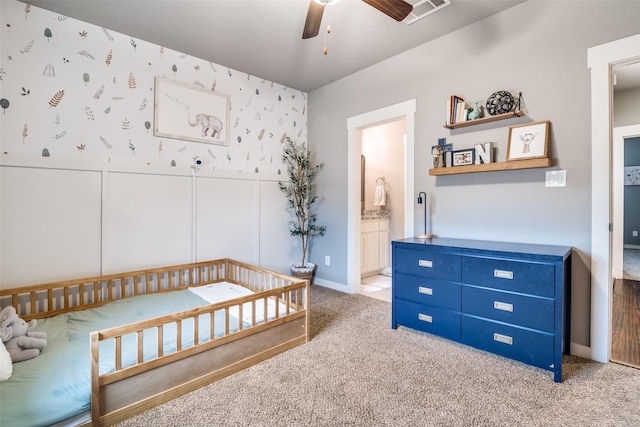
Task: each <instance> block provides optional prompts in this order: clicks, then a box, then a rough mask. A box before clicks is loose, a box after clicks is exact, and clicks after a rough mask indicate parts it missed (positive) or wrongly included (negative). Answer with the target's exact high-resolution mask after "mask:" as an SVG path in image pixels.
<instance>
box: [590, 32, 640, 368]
mask: <svg viewBox="0 0 640 427" xmlns="http://www.w3.org/2000/svg"><path fill="white" fill-rule="evenodd" d="M638 58H640V34H637V35H635V36H631V37H627V38H624V39H620V40H616V41H613V42H610V43H605V44H602V45H599V46H595V47H592V48H589V49H588V50H587V63H588V67H589V68H590V69H591V168H592V169H591V343H590V348H589V351H588V352H589V353H590V354H588V355H583V356H584V357H589V358H591V359H593V360H596V361H598V362H602V363H608V362H609V357H610V355H611V299H612V298H611V296H612V294H613V272H612V268H611V240H612V239H611V232H610V227H611V224H612V222H611V212H612V200H611V163H612V154H611V152H612V135H611V134H612V127H613V125H612V120H611V118H612V116H613V105H612V104H613V103H612V97H613V85H612V81H613V76H612V67H613V66H614V65H622V64H625V63H631V62H636V61H637V60H638Z"/></svg>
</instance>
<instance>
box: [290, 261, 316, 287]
mask: <svg viewBox="0 0 640 427" xmlns="http://www.w3.org/2000/svg"><path fill="white" fill-rule="evenodd" d="M315 271H316V265H315V264H314V263H312V262H308V263H306V264H305V265H304V267H302V266H297V265H292V266H291V275H292V276H293V277H297V278H298V279H303V280H308V281H309V284H310V285H313V274H314V273H315Z"/></svg>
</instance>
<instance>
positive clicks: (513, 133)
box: [507, 120, 550, 161]
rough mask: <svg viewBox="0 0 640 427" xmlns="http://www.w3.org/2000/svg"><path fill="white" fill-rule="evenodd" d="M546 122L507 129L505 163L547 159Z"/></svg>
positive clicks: (547, 132)
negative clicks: (507, 141) (507, 138)
mask: <svg viewBox="0 0 640 427" xmlns="http://www.w3.org/2000/svg"><path fill="white" fill-rule="evenodd" d="M549 126H550V122H549V121H548V120H546V121H542V122H535V123H527V124H524V125H519V126H511V127H510V128H509V143H508V146H507V161H511V160H525V159H537V158H543V157H547V145H548V140H549Z"/></svg>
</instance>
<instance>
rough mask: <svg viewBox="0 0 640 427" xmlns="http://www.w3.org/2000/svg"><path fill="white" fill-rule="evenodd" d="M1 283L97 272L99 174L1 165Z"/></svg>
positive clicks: (7, 285) (15, 284)
mask: <svg viewBox="0 0 640 427" xmlns="http://www.w3.org/2000/svg"><path fill="white" fill-rule="evenodd" d="M0 175H1V177H0V183H1V193H2V206H0V211H1V212H0V218H1V219H0V221H1V224H0V229H2V235H1V236H0V246H1V250H0V254H1V257H0V271H1V273H0V285H1V286H2V288H11V287H18V286H27V285H33V284H38V283H46V282H53V281H58V280H64V279H73V278H78V277H86V276H93V275H98V274H100V268H101V265H100V252H101V197H102V196H101V195H102V190H101V188H102V184H101V180H102V172H100V171H87V170H84V171H81V170H73V169H67V170H64V169H48V168H36V167H17V166H2V167H0Z"/></svg>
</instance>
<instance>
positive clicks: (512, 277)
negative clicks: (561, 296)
mask: <svg viewBox="0 0 640 427" xmlns="http://www.w3.org/2000/svg"><path fill="white" fill-rule="evenodd" d="M554 272H555V269H554V266H553V264H542V263H535V262H527V261H509V260H504V259H496V258H477V257H473V256H464V257H462V282H463V283H468V284H471V285H480V286H488V287H491V288H497V289H504V290H506V291H514V292H522V293H525V294H531V295H539V296H543V297H549V298H553V297H554V294H555V292H554Z"/></svg>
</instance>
